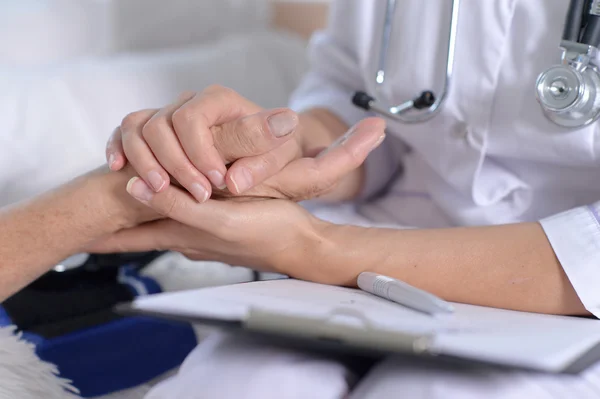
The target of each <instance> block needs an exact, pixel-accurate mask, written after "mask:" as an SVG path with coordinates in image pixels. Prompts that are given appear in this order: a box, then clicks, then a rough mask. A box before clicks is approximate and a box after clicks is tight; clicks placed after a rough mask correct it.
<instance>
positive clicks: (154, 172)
mask: <svg viewBox="0 0 600 399" xmlns="http://www.w3.org/2000/svg"><path fill="white" fill-rule="evenodd" d="M156 112H158V110H144V111H138V112H134V113H132V114H129V115H127V116H126V117H125V118H124V119H123V122H122V123H121V135H122V141H123V151H124V153H125V156H126V157H127V161H128V162H129V163H130V164H131V166H132V167H133V169H135V171H136V172H137V173H138V174H139V175H140V176H141V177H142V178H143V179H144V180H145V181H146V182H147V183H148V184H149V185H150V186H151V187H152V188H153V189H154V190H155V191H160V190H162V189H163V188H165V187H166V186H168V184H169V175H168V174H167V172H165V170H164V169H163V168H162V167H161V166H160V163H159V162H158V161H157V160H156V157H155V156H154V154H153V153H152V150H151V149H150V147H149V146H148V144H147V143H146V141H145V140H144V138H143V136H142V130H143V127H144V125H145V124H146V123H147V122H148V121H149V120H150V118H152V116H153V115H154V114H155V113H156Z"/></svg>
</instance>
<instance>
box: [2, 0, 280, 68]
mask: <svg viewBox="0 0 600 399" xmlns="http://www.w3.org/2000/svg"><path fill="white" fill-rule="evenodd" d="M269 10H270V7H269V1H268V0H202V1H194V0H169V1H165V0H77V1H72V0H19V1H1V2H0V37H2V38H4V39H5V40H2V41H0V60H2V63H4V64H10V65H41V64H49V63H56V62H64V61H68V60H72V59H74V58H77V57H82V56H106V55H111V54H114V53H116V52H136V51H150V50H157V49H165V48H173V47H185V46H190V45H199V44H203V43H206V42H208V41H213V40H216V39H219V38H221V37H223V36H225V35H228V34H239V33H254V32H262V31H265V30H266V29H267V26H268V23H269V21H270V12H269Z"/></svg>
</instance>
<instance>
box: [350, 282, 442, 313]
mask: <svg viewBox="0 0 600 399" xmlns="http://www.w3.org/2000/svg"><path fill="white" fill-rule="evenodd" d="M358 287H359V288H360V289H361V290H363V291H366V292H368V293H370V294H373V295H376V296H378V297H381V298H384V299H387V300H390V301H392V302H396V303H399V304H400V305H403V306H406V307H408V308H411V309H414V310H418V311H420V312H424V313H427V314H430V315H433V314H437V313H452V312H454V307H453V306H452V305H451V304H450V303H448V302H446V301H444V300H443V299H441V298H438V297H437V296H435V295H433V294H430V293H429V292H426V291H423V290H420V289H418V288H415V287H413V286H412V285H410V284H407V283H405V282H403V281H400V280H396V279H394V278H391V277H387V276H382V275H381V274H377V273H371V272H363V273H361V274H359V275H358Z"/></svg>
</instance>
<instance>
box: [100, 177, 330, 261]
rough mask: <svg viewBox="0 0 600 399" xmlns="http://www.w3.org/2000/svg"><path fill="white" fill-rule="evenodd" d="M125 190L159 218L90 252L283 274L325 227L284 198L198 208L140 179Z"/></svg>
mask: <svg viewBox="0 0 600 399" xmlns="http://www.w3.org/2000/svg"><path fill="white" fill-rule="evenodd" d="M128 191H129V193H130V194H131V195H132V196H133V197H134V198H136V199H137V200H138V201H140V202H141V203H142V204H145V205H147V206H148V207H149V208H150V209H152V210H153V211H155V212H157V213H158V214H160V215H162V216H163V217H164V218H165V219H162V220H158V221H154V222H151V223H147V224H142V225H140V226H137V227H133V228H129V229H124V230H121V231H120V232H117V233H115V234H113V235H111V236H109V237H107V238H104V239H102V240H101V241H98V242H96V243H95V244H94V245H92V247H91V248H89V250H90V251H92V252H94V253H102V252H109V253H112V252H137V251H147V250H154V249H157V250H174V251H177V252H181V253H183V254H184V255H186V256H187V257H189V258H191V259H195V260H211V261H218V262H224V263H227V264H231V265H240V266H248V267H253V268H255V269H258V270H264V271H275V272H285V270H284V269H282V265H286V264H291V261H292V260H293V259H294V258H302V251H303V248H304V247H305V246H306V245H308V244H309V242H312V241H314V240H315V239H316V238H317V237H319V235H320V234H319V231H320V230H321V229H323V228H325V227H326V226H327V225H328V223H326V222H323V221H321V220H319V219H317V218H315V217H314V216H312V215H311V214H310V213H309V212H307V211H306V210H305V209H304V208H302V207H301V206H299V205H297V204H296V203H294V202H292V201H287V200H279V199H266V200H265V199H258V198H247V197H245V198H230V199H226V200H212V199H210V200H207V201H206V202H205V203H203V204H200V203H198V202H197V201H195V200H194V199H193V198H192V197H191V196H190V195H189V194H188V193H186V192H185V191H183V190H182V189H180V188H178V187H175V186H170V187H168V188H166V189H165V190H163V191H162V192H160V193H155V192H154V190H152V189H151V188H150V187H149V186H148V185H147V184H146V183H145V182H144V181H143V180H141V179H140V178H134V179H132V180H131V181H130V183H129V184H128Z"/></svg>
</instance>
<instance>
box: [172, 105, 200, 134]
mask: <svg viewBox="0 0 600 399" xmlns="http://www.w3.org/2000/svg"><path fill="white" fill-rule="evenodd" d="M195 116H196V112H195V110H194V108H193V107H190V106H186V107H181V108H179V109H177V110H176V111H175V112H173V117H172V120H173V127H175V129H182V128H184V127H185V126H187V125H188V124H189V123H190V121H192V120H193V119H194V117H195Z"/></svg>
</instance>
